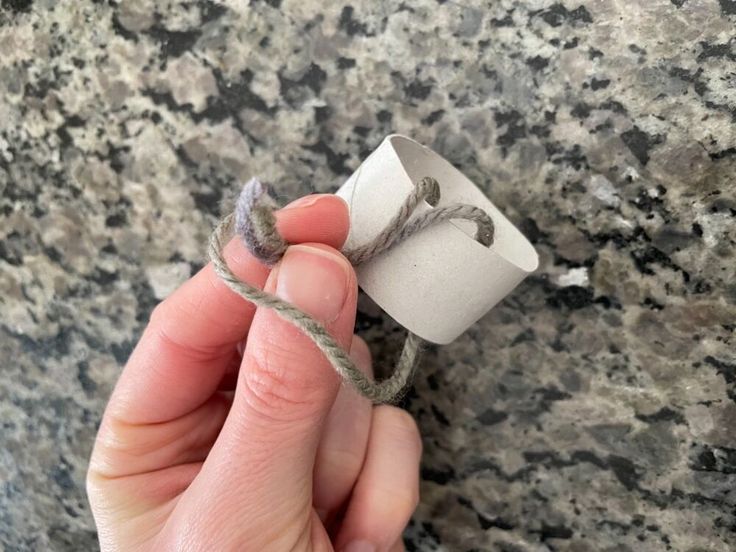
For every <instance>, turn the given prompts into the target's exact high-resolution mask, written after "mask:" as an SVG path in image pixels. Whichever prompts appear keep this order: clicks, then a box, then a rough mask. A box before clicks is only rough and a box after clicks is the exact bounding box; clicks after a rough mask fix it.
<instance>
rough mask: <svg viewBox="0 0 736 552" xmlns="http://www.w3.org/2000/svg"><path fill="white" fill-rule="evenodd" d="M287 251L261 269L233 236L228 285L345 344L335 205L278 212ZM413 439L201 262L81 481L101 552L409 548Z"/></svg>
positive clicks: (130, 370) (137, 353)
mask: <svg viewBox="0 0 736 552" xmlns="http://www.w3.org/2000/svg"><path fill="white" fill-rule="evenodd" d="M276 216H277V220H278V224H277V227H278V230H279V231H280V232H281V234H282V235H283V236H284V237H285V238H286V239H287V240H288V241H289V242H290V243H292V244H294V245H292V246H291V247H289V249H288V250H287V253H286V255H285V256H284V258H283V259H282V261H281V262H280V263H279V264H278V265H276V266H275V267H274V268H273V269H272V270H269V269H268V268H267V267H265V266H263V265H262V264H260V263H259V262H258V261H257V260H256V259H255V258H254V257H253V256H251V254H250V253H249V252H248V251H247V250H246V249H245V247H244V246H243V245H242V244H241V243H240V242H239V241H238V240H236V239H235V240H233V241H231V242H230V243H229V244H228V246H227V247H226V249H225V257H226V259H227V261H228V264H229V266H230V267H231V268H232V270H233V271H234V272H235V274H237V275H238V277H239V278H241V279H243V280H244V281H247V282H249V283H251V284H254V285H258V286H261V287H263V289H265V290H266V291H269V292H271V293H275V294H276V295H278V296H280V297H282V298H283V299H286V300H288V301H290V302H292V303H293V304H295V305H296V306H298V307H299V308H301V309H302V310H304V311H306V312H308V313H309V314H311V315H312V316H314V317H315V318H317V319H318V320H320V321H321V322H323V323H324V324H325V326H326V327H327V328H328V330H329V331H330V332H331V334H332V335H333V336H334V337H335V339H337V341H338V342H339V343H340V344H341V345H342V346H343V347H345V349H346V350H349V351H350V354H351V356H352V357H353V359H354V360H355V362H356V364H357V365H358V366H360V367H361V369H363V370H364V371H365V372H366V373H368V374H370V373H371V372H372V369H371V360H370V353H369V351H368V348H367V346H366V344H365V343H364V342H363V341H362V340H361V339H360V338H358V337H355V336H354V335H353V325H354V321H355V313H356V301H357V282H356V277H355V273H354V271H353V269H352V267H351V266H350V264H349V263H348V262H347V260H346V259H345V258H344V257H343V256H342V255H341V254H340V253H339V252H338V249H339V248H340V247H341V246H342V244H343V242H344V241H345V238H346V236H347V233H348V226H349V219H348V212H347V207H346V205H345V203H344V202H343V201H342V200H341V199H339V198H337V197H335V196H331V195H312V196H308V197H306V198H302V199H301V200H297V201H296V202H294V203H292V204H291V205H290V206H287V208H284V209H282V210H280V211H278V212H277V215H276ZM421 448H422V447H421V439H420V436H419V432H418V430H417V426H416V424H415V422H414V420H413V419H412V418H411V416H409V415H408V414H407V413H406V412H404V411H403V410H400V409H398V408H396V407H392V406H376V407H374V406H373V405H371V404H370V402H369V401H367V400H366V399H364V398H362V397H360V396H358V395H357V394H356V393H355V391H353V390H352V389H351V388H349V387H347V386H346V385H344V384H341V380H340V378H339V377H338V376H337V374H336V373H335V371H334V370H333V368H332V367H331V366H330V364H329V363H328V362H327V361H326V360H325V358H324V357H323V356H322V354H321V353H320V352H319V350H318V349H317V348H316V347H315V345H314V344H313V343H312V342H311V341H310V340H309V339H308V338H307V337H305V336H304V335H303V334H301V333H300V332H299V331H298V330H297V329H295V328H294V327H293V326H291V325H290V324H289V323H287V322H285V321H283V320H282V319H280V318H279V317H278V316H277V315H276V314H275V313H273V312H272V311H269V310H265V309H259V310H258V311H256V309H255V308H254V307H253V306H252V305H251V304H249V303H248V302H247V301H245V300H244V299H242V298H241V297H240V296H238V295H236V294H235V293H234V292H232V291H231V290H230V289H229V288H228V287H227V286H226V285H225V284H224V283H223V282H221V281H220V280H219V279H218V277H217V276H216V275H215V274H214V272H213V270H212V266H211V265H207V266H206V267H204V268H203V269H202V270H201V271H200V272H199V273H197V274H196V275H195V276H194V277H192V278H191V279H190V280H188V281H187V282H185V283H184V284H183V285H182V286H181V287H180V288H179V289H178V290H176V291H175V292H174V293H173V294H172V295H171V296H169V297H168V298H167V299H166V300H164V301H163V302H162V303H161V304H160V305H158V306H157V307H156V309H155V310H154V312H153V314H152V315H151V319H150V322H149V324H148V327H147V328H146V330H145V332H144V334H143V336H142V337H141V340H140V342H139V343H138V345H137V347H136V348H135V350H134V352H133V354H132V355H131V357H130V359H129V361H128V363H127V365H126V366H125V369H124V370H123V373H122V375H121V376H120V379H119V381H118V382H117V385H116V387H115V390H114V392H113V394H112V397H111V398H110V402H109V404H108V406H107V409H106V411H105V414H104V416H103V420H102V423H101V426H100V430H99V433H98V436H97V440H96V442H95V447H94V451H93V453H92V457H91V460H90V467H89V471H88V474H87V493H88V496H89V500H90V504H91V506H92V512H93V514H94V517H95V522H96V524H97V528H98V531H99V538H100V544H101V548H102V550H103V551H112V550H125V551H131V550H155V551H164V550H257V551H271V550H273V551H279V552H281V551H284V550H305V551H306V550H314V551H331V550H337V551H343V550H345V551H347V552H378V551H381V552H383V551H390V552H393V551H400V550H404V546H403V543H402V539H401V535H402V532H403V530H404V528H405V526H406V524H407V523H408V521H409V518H410V517H411V515H412V513H413V511H414V509H415V508H416V506H417V503H418V500H419V476H418V472H419V460H420V456H421Z"/></svg>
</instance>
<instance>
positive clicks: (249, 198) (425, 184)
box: [209, 177, 494, 403]
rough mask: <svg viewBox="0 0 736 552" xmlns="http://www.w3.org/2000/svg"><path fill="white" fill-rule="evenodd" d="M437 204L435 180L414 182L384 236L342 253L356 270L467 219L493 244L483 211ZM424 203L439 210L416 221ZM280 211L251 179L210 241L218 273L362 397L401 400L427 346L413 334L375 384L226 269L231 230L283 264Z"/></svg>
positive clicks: (300, 316)
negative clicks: (424, 233) (306, 341)
mask: <svg viewBox="0 0 736 552" xmlns="http://www.w3.org/2000/svg"><path fill="white" fill-rule="evenodd" d="M439 199H440V188H439V184H438V183H437V181H436V180H435V179H434V178H431V177H424V178H422V179H421V180H420V181H419V182H417V183H416V185H415V187H414V189H413V190H412V191H411V193H410V194H409V195H408V196H407V198H406V199H405V200H404V203H403V204H402V205H401V207H400V208H399V210H398V212H397V213H396V214H395V215H394V217H393V218H392V219H391V221H390V222H389V223H388V225H387V226H386V229H385V230H384V231H382V232H381V233H380V234H379V235H378V236H376V237H375V238H374V239H373V240H371V241H370V242H369V243H367V244H365V245H362V246H359V247H356V248H353V249H348V250H344V251H343V254H344V255H345V256H346V257H347V259H348V260H349V261H350V262H351V263H352V264H353V265H354V266H357V265H359V264H361V263H364V262H366V261H368V260H369V259H371V258H373V257H375V256H376V255H379V254H380V253H382V252H384V251H386V250H387V249H389V248H390V247H392V246H394V245H396V244H397V243H399V242H401V241H403V240H405V239H406V238H408V237H409V236H411V235H412V234H415V233H416V232H420V231H421V230H423V229H425V228H427V227H428V226H431V225H433V224H436V223H438V222H440V221H443V220H448V219H465V220H470V221H473V222H475V224H476V227H477V230H476V234H475V239H476V240H477V241H479V242H480V243H482V244H483V245H486V246H490V245H491V244H492V243H493V238H494V225H493V220H492V219H491V217H490V216H489V215H488V214H487V213H486V212H485V211H483V210H482V209H479V208H478V207H474V206H473V205H465V204H457V205H449V206H445V207H435V206H436V205H437V203H438V202H439ZM422 201H426V202H427V203H429V204H430V205H431V206H433V207H435V208H434V209H431V210H429V211H425V212H422V213H419V214H415V215H414V216H412V215H413V214H414V211H415V210H416V208H417V206H418V205H420V204H421V202H422ZM276 208H277V205H276V202H275V201H274V200H273V199H272V197H271V195H270V194H269V190H268V187H267V186H265V185H264V184H262V183H261V182H260V181H259V180H257V179H255V178H253V179H251V180H249V181H248V182H247V183H246V184H245V185H244V186H243V190H242V192H241V194H240V197H239V198H238V202H237V205H236V207H235V212H234V213H231V214H230V215H228V216H226V217H225V218H224V219H222V221H220V223H219V224H218V225H217V227H216V228H215V230H214V232H213V233H212V236H211V238H210V243H209V255H210V259H211V260H212V264H213V267H214V270H215V273H216V274H217V275H218V276H219V277H220V278H221V279H222V280H223V281H224V282H225V283H226V284H227V285H228V286H229V287H230V289H232V290H233V291H234V292H235V293H237V294H238V295H240V296H241V297H243V298H244V299H246V300H247V301H250V302H251V303H254V304H255V305H256V306H258V307H263V308H269V309H273V310H274V311H275V312H276V313H277V314H278V315H279V316H281V317H282V318H284V319H285V320H287V321H289V322H291V323H292V324H294V325H295V326H296V327H298V328H299V329H300V330H301V331H302V332H303V333H304V334H305V335H307V336H309V337H310V338H311V339H312V341H314V343H315V344H316V345H317V347H318V348H319V349H320V350H321V351H322V353H323V354H324V355H325V357H327V359H328V360H329V361H330V363H331V364H332V366H333V368H334V369H335V371H336V372H337V373H338V374H339V375H340V376H341V377H342V378H343V379H344V380H345V381H347V382H348V383H349V384H351V385H352V386H353V387H354V388H355V389H356V390H357V391H358V392H359V393H360V394H361V395H363V396H365V397H367V398H368V399H370V400H371V401H372V402H374V403H393V402H396V401H398V400H399V399H400V398H401V396H402V395H403V393H404V391H405V390H406V387H407V385H408V383H409V381H410V379H411V377H412V374H413V372H414V368H415V366H416V363H417V358H418V356H419V353H420V351H421V349H422V348H423V346H424V345H425V341H424V340H423V339H422V338H420V337H419V336H417V335H415V334H414V333H412V332H407V338H406V341H405V343H404V348H403V350H402V352H401V356H400V357H399V361H398V363H397V365H396V368H395V370H394V371H393V373H392V374H391V376H389V377H388V378H386V379H384V380H382V381H379V382H375V381H372V380H371V379H369V378H368V377H367V376H366V375H365V374H363V372H361V371H360V369H359V368H358V367H357V366H356V365H355V364H354V363H353V361H352V360H351V359H350V357H349V356H348V354H347V353H346V352H345V351H344V350H343V349H342V348H341V347H340V346H339V345H338V344H337V342H336V341H335V340H334V339H333V338H332V336H331V335H330V334H329V332H328V331H327V330H326V329H325V327H324V326H323V325H322V324H321V323H319V322H318V321H316V320H315V319H313V318H312V317H311V316H309V315H308V314H306V313H304V312H302V311H301V310H299V309H298V308H296V307H295V306H293V305H292V304H290V303H288V302H286V301H283V300H282V299H279V298H278V297H276V296H275V295H271V294H270V293H266V292H264V291H263V290H261V289H259V288H257V287H254V286H251V285H250V284H247V283H245V282H243V281H241V280H240V279H238V277H237V276H235V274H234V273H233V272H232V270H230V268H229V267H228V266H227V263H226V262H225V259H224V257H223V248H224V247H225V244H226V243H227V241H228V240H229V239H230V237H231V235H232V232H233V226H234V230H235V233H236V234H237V235H238V236H240V238H241V239H242V240H243V242H244V243H245V245H246V247H247V248H248V250H249V251H250V252H251V253H252V254H253V255H254V256H255V257H256V258H258V259H259V260H260V261H261V262H263V263H264V264H266V265H268V266H273V265H274V264H276V263H277V262H278V261H279V260H280V259H281V257H282V256H283V255H284V252H285V251H286V248H287V247H288V246H289V244H288V243H287V242H286V241H285V240H284V239H283V238H282V237H281V235H280V234H279V233H278V230H277V229H276V218H275V217H274V214H273V211H274V210H275V209H276Z"/></svg>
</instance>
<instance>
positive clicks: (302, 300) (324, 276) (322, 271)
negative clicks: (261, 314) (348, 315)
mask: <svg viewBox="0 0 736 552" xmlns="http://www.w3.org/2000/svg"><path fill="white" fill-rule="evenodd" d="M351 271H352V268H351V266H350V264H349V263H348V261H347V259H345V257H343V256H342V255H340V254H339V253H337V252H336V251H334V250H328V249H322V248H319V247H315V246H311V245H292V246H291V247H289V248H288V249H287V250H286V254H285V255H284V258H283V259H282V260H281V264H280V266H279V268H278V283H277V284H276V295H278V296H279V297H281V298H282V299H285V300H287V301H289V302H290V303H292V304H293V305H295V306H296V307H298V308H300V309H302V310H303V311H304V312H306V313H307V314H310V315H312V316H313V317H315V318H316V319H317V320H319V321H321V322H324V323H330V322H334V321H335V320H336V319H337V317H338V316H339V315H340V312H341V311H342V307H343V305H344V304H345V300H346V299H347V295H348V285H349V282H350V272H351Z"/></svg>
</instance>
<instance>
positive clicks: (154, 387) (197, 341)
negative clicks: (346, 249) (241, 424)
mask: <svg viewBox="0 0 736 552" xmlns="http://www.w3.org/2000/svg"><path fill="white" fill-rule="evenodd" d="M276 220H277V229H278V230H279V232H280V233H281V235H282V236H283V237H284V238H285V239H286V241H288V242H290V243H303V242H321V243H325V244H328V245H331V246H333V247H337V248H339V247H341V246H342V244H343V242H344V241H345V239H346V237H347V233H348V229H349V218H348V210H347V205H346V204H345V202H344V201H343V200H342V199H340V198H338V197H337V196H333V195H329V194H316V195H312V196H307V197H304V198H301V199H299V200H297V201H295V202H294V203H292V204H290V205H288V206H287V207H285V208H284V209H281V210H279V211H277V212H276ZM224 255H225V259H226V260H227V262H228V265H229V266H230V268H231V269H232V270H233V272H234V273H235V274H236V275H237V276H238V278H240V279H241V280H243V281H245V282H247V283H249V284H251V285H255V286H258V287H263V285H264V283H265V281H266V278H267V276H268V273H269V269H268V268H267V267H266V266H264V265H263V264H261V263H260V262H259V261H258V259H256V258H255V257H254V256H253V255H251V253H250V252H249V251H248V250H247V249H246V248H245V246H244V245H243V244H242V243H241V242H240V240H239V239H233V240H231V242H230V243H229V244H228V245H227V246H226V247H225V251H224ZM254 313H255V307H254V306H253V304H251V303H249V302H248V301H246V300H245V299H243V298H242V297H240V296H239V295H237V294H236V293H235V292H233V291H232V290H231V289H230V288H229V287H227V285H226V284H225V283H224V282H222V281H221V280H220V278H219V277H218V276H217V275H216V274H215V272H214V270H213V268H212V264H211V263H208V264H207V266H205V267H204V268H203V269H202V270H200V271H199V272H198V273H197V274H196V275H194V276H193V277H192V278H191V279H190V280H188V281H186V282H185V283H184V284H183V285H182V286H181V287H179V288H178V289H177V290H176V291H175V292H174V293H173V294H171V295H170V296H169V297H168V298H166V299H165V300H164V301H163V302H162V303H160V304H159V305H158V306H157V307H156V308H155V309H154V311H153V313H152V315H151V319H150V322H149V324H148V327H147V328H146V330H145V331H144V333H143V336H142V337H141V339H140V341H139V343H138V345H137V346H136V348H135V350H134V351H133V353H132V355H131V357H130V359H129V360H128V363H127V365H126V367H125V369H124V370H123V373H122V375H121V377H120V380H119V381H118V383H117V385H116V387H115V391H114V392H113V396H112V398H111V399H110V403H109V405H108V413H109V414H110V415H113V416H115V417H116V418H118V419H120V420H122V421H125V422H127V423H130V424H145V423H158V422H163V421H167V420H172V419H174V418H177V417H179V416H182V415H184V414H186V413H188V412H191V411H192V410H194V409H195V408H197V407H198V406H199V405H201V404H203V403H204V402H205V401H206V400H207V399H208V398H209V397H210V396H211V395H212V393H213V392H214V391H215V389H216V388H217V385H218V383H219V382H220V380H221V378H222V376H223V373H224V371H225V370H226V368H227V366H228V364H229V363H230V361H231V360H232V358H233V355H234V354H235V353H236V346H237V344H238V343H239V342H240V341H242V340H243V339H244V338H245V337H246V335H247V333H248V329H249V328H250V324H251V322H252V320H253V315H254Z"/></svg>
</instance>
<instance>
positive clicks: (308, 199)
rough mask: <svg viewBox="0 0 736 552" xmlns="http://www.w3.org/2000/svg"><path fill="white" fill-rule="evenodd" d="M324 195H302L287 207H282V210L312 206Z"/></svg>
mask: <svg viewBox="0 0 736 552" xmlns="http://www.w3.org/2000/svg"><path fill="white" fill-rule="evenodd" d="M323 197H325V196H324V194H312V195H308V196H304V197H300V198H299V199H295V200H294V201H292V202H291V203H289V204H288V205H286V206H285V207H282V209H281V210H282V211H286V210H288V209H301V208H302V207H311V206H312V205H314V204H315V203H317V202H318V201H319V200H320V199H322V198H323Z"/></svg>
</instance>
